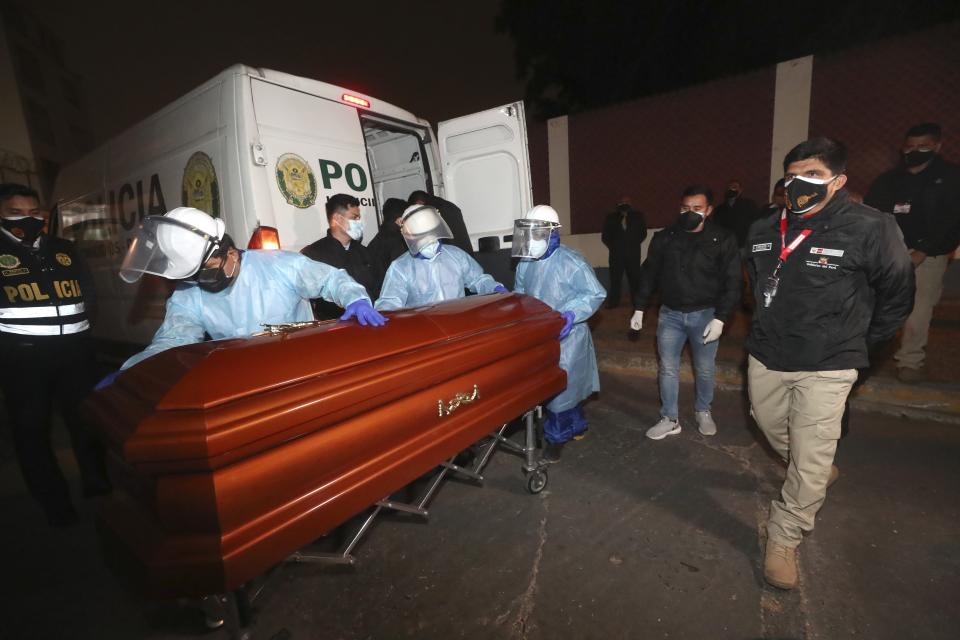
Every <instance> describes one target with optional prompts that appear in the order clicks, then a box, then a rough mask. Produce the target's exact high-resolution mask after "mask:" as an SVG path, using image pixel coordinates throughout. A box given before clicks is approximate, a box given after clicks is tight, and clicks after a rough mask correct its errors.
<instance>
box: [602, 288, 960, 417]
mask: <svg viewBox="0 0 960 640" xmlns="http://www.w3.org/2000/svg"><path fill="white" fill-rule="evenodd" d="M657 306H658V305H651V306H650V307H649V308H648V310H647V312H646V313H645V315H644V322H643V329H642V331H641V332H640V333H639V334H637V333H636V332H633V331H630V330H629V328H628V327H629V320H630V316H631V315H632V314H633V309H632V308H631V307H630V305H629V303H627V304H621V306H620V307H618V308H616V309H601V310H600V311H599V312H598V313H597V314H596V316H594V318H593V319H592V320H591V326H592V329H593V340H594V343H595V345H596V348H597V359H598V362H599V365H600V368H601V369H602V370H604V371H610V372H624V373H630V374H633V375H639V376H644V377H650V378H656V376H657V350H656V333H657ZM749 327H750V313H749V312H748V311H745V310H742V309H741V310H738V311H737V313H736V314H735V315H734V318H733V319H732V321H731V322H729V323H728V324H727V326H725V327H724V332H723V336H722V337H721V338H720V348H719V350H718V352H717V383H718V386H719V387H720V388H722V389H730V390H737V389H742V388H744V387H745V385H746V359H747V355H746V349H745V346H744V345H745V343H746V338H747V333H748V332H749ZM895 350H896V341H894V343H893V344H891V345H888V348H887V349H885V350H883V351H882V352H881V353H879V354H878V356H877V358H876V361H875V362H874V363H873V364H874V371H873V374H872V375H871V377H870V378H869V379H868V380H867V382H866V383H864V384H862V385H860V386H859V387H858V388H857V389H856V390H855V392H854V394H853V399H852V402H853V404H854V406H855V407H857V408H858V409H863V410H867V411H880V412H884V413H888V414H891V415H903V416H908V417H918V418H923V419H930V420H937V421H941V422H948V423H954V424H960V299H952V300H946V301H944V302H942V303H941V304H940V305H939V306H938V307H937V309H936V311H935V313H934V319H933V323H932V325H931V327H930V343H929V345H928V346H927V368H928V371H929V376H930V377H929V380H928V381H927V382H924V383H920V384H904V383H902V382H900V381H899V380H897V377H896V376H897V369H896V362H895V361H894V360H893V352H894V351H895ZM681 377H682V379H683V380H684V381H687V382H691V381H692V380H693V372H692V368H691V366H690V354H689V347H687V348H686V349H685V350H684V354H683V364H682V368H681Z"/></svg>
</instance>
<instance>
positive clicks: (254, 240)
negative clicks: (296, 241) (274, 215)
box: [247, 227, 280, 249]
mask: <svg viewBox="0 0 960 640" xmlns="http://www.w3.org/2000/svg"><path fill="white" fill-rule="evenodd" d="M279 248H280V234H279V233H278V232H277V230H276V229H274V228H273V227H257V229H256V231H254V232H253V235H252V236H250V242H248V243H247V249H279Z"/></svg>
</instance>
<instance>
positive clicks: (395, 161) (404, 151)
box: [360, 114, 433, 221]
mask: <svg viewBox="0 0 960 640" xmlns="http://www.w3.org/2000/svg"><path fill="white" fill-rule="evenodd" d="M360 120H361V123H362V126H363V137H364V141H365V143H366V146H367V160H368V162H369V163H370V174H371V179H372V182H373V192H374V197H375V198H376V201H377V209H378V211H380V219H381V221H382V220H383V215H382V207H383V203H384V202H386V201H387V199H388V198H400V199H401V200H404V201H406V199H407V197H408V196H409V195H410V194H411V193H412V192H414V191H417V190H423V191H426V192H427V193H433V180H432V179H431V177H430V164H429V160H428V151H427V149H428V146H427V145H430V144H432V142H431V141H432V138H431V134H430V130H429V129H427V128H421V127H416V126H411V125H408V124H404V123H397V122H393V121H390V120H387V119H383V118H378V117H374V116H370V115H366V114H364V115H363V116H361V118H360Z"/></svg>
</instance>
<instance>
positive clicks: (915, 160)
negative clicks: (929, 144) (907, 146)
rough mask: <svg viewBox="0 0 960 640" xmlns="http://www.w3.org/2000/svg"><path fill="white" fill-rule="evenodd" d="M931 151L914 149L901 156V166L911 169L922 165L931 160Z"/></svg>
mask: <svg viewBox="0 0 960 640" xmlns="http://www.w3.org/2000/svg"><path fill="white" fill-rule="evenodd" d="M933 156H934V153H933V149H914V150H913V151H908V152H907V153H905V154H903V164H905V165H906V166H908V167H910V168H913V167H919V166H920V165H924V164H926V163H928V162H930V161H931V160H933Z"/></svg>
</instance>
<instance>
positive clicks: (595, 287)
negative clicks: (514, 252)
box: [513, 245, 607, 413]
mask: <svg viewBox="0 0 960 640" xmlns="http://www.w3.org/2000/svg"><path fill="white" fill-rule="evenodd" d="M514 282H515V284H514V287H513V290H514V291H516V292H517V293H525V294H527V295H531V296H533V297H535V298H537V299H538V300H540V301H542V302H545V303H546V304H548V305H550V306H551V307H553V309H554V310H556V311H559V312H560V313H563V312H564V311H572V312H573V313H574V325H573V330H572V331H570V334H569V335H567V337H566V338H564V339H563V340H561V341H560V367H561V368H562V369H563V370H564V371H566V372H567V388H566V389H565V390H563V391H562V392H561V393H560V394H559V395H558V396H556V397H554V398H553V399H552V400H551V401H550V402H549V403H547V409H549V410H550V411H553V412H554V413H560V412H561V411H567V410H569V409H572V408H573V407H575V406H577V404H579V403H580V402H581V401H583V400H584V399H586V398H587V397H588V396H589V395H590V394H591V393H594V392H595V391H599V390H600V375H599V374H598V373H597V354H596V352H595V351H594V350H593V338H592V337H591V336H590V327H588V326H587V322H586V321H587V319H588V318H589V317H590V316H592V315H593V314H594V313H596V311H597V309H599V308H600V305H601V304H602V303H603V300H604V298H605V297H606V295H607V292H606V291H605V290H604V288H603V285H601V284H600V282H599V281H598V280H597V276H596V275H594V273H593V267H591V266H590V265H589V264H588V263H587V261H586V260H585V259H584V257H583V256H582V255H580V253H579V252H577V251H574V250H573V249H570V248H567V247H565V246H563V245H560V246H559V247H557V250H556V251H554V252H553V253H552V254H550V257H548V258H542V259H540V260H521V261H520V264H518V265H517V275H516V279H515V281H514Z"/></svg>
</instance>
